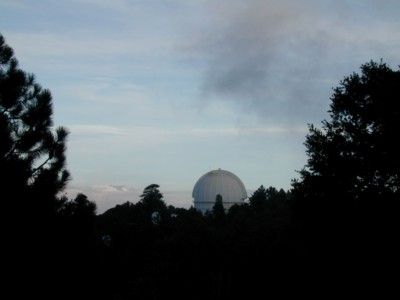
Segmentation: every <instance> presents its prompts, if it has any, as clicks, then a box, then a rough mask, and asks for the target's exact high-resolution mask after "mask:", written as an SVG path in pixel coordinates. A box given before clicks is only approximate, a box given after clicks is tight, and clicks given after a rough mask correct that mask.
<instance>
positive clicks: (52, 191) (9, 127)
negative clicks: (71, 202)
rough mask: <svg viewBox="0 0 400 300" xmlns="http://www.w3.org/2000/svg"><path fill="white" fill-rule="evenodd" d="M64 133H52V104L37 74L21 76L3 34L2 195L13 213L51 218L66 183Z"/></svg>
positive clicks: (0, 50)
mask: <svg viewBox="0 0 400 300" xmlns="http://www.w3.org/2000/svg"><path fill="white" fill-rule="evenodd" d="M67 137H68V131H67V130H66V129H65V128H64V127H58V128H54V127H53V103H52V96H51V93H50V91H49V90H47V89H43V88H42V87H41V86H40V85H39V84H38V83H37V82H36V80H35V76H34V75H33V74H28V73H26V72H24V71H23V70H21V69H20V68H19V66H18V61H17V59H16V58H15V56H14V52H13V49H12V48H11V47H9V46H8V45H7V44H6V42H5V39H4V37H3V36H2V35H1V34H0V173H1V180H0V193H2V197H1V199H2V205H5V206H6V207H9V208H10V209H11V210H12V211H14V212H15V210H18V211H19V212H21V210H22V211H28V212H29V213H30V214H32V213H33V211H32V209H35V211H40V212H41V213H53V212H54V211H55V208H56V200H57V199H56V197H57V194H58V193H59V192H61V191H62V190H63V189H64V187H65V185H66V183H67V181H68V179H69V172H68V171H67V170H66V168H65V163H66V156H65V152H66V140H67Z"/></svg>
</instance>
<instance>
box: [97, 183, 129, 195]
mask: <svg viewBox="0 0 400 300" xmlns="http://www.w3.org/2000/svg"><path fill="white" fill-rule="evenodd" d="M92 191H93V192H95V193H115V192H117V193H121V192H129V191H130V189H129V188H128V187H126V186H125V185H112V184H109V185H94V186H93V187H92Z"/></svg>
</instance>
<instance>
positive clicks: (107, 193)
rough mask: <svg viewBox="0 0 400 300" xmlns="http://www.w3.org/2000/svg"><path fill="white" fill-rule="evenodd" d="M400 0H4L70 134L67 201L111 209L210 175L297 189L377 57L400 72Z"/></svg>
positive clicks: (2, 16) (9, 31)
mask: <svg viewBox="0 0 400 300" xmlns="http://www.w3.org/2000/svg"><path fill="white" fill-rule="evenodd" d="M399 13H400V1H398V0H363V1H354V0H303V1H299V0H242V1H240V0H219V1H215V0H190V1H188V0H112V1H110V0H107V1H106V0H65V1H63V0H35V1H30V0H0V33H1V34H2V35H3V36H4V38H5V39H6V43H7V44H8V45H9V46H10V47H11V48H13V49H14V52H15V56H16V58H17V59H18V61H19V64H20V67H21V68H22V69H23V70H24V71H26V72H28V73H32V74H34V75H35V76H36V81H37V82H38V83H39V84H40V85H41V86H42V87H43V88H46V89H49V90H50V91H51V93H52V96H53V104H54V115H53V120H54V125H55V126H64V127H66V128H67V129H68V130H69V131H70V135H69V139H68V143H67V168H68V170H69V171H70V172H71V175H72V179H71V181H70V182H69V183H68V185H67V188H66V190H65V191H64V193H65V194H66V195H67V196H68V197H69V198H71V199H72V198H75V196H76V195H77V194H78V193H84V194H85V195H87V196H88V198H89V200H92V201H95V202H96V204H97V213H98V214H101V213H103V212H104V211H106V210H107V209H110V208H113V207H115V206H116V205H117V204H122V203H124V202H126V201H130V202H133V203H136V202H137V201H138V200H139V199H140V195H141V193H142V192H143V190H144V188H145V187H147V186H148V185H150V184H153V183H155V184H158V185H159V186H160V187H159V190H160V191H161V193H162V194H163V196H164V201H165V202H166V204H167V205H173V206H175V207H183V208H189V207H190V206H192V205H193V199H192V189H193V186H194V184H195V183H196V181H197V180H198V179H199V178H200V177H201V176H202V175H203V174H205V173H207V172H208V171H211V170H213V169H218V168H221V169H224V170H228V171H230V172H233V173H234V174H236V175H237V176H238V177H239V178H240V179H241V180H242V181H243V183H244V185H245V187H246V189H247V191H248V196H251V194H252V193H253V192H254V191H255V190H256V189H257V188H259V187H260V186H261V185H263V186H264V187H270V186H272V187H275V188H277V189H281V188H282V189H284V190H289V189H290V187H291V182H292V180H293V179H295V178H299V174H298V172H297V171H299V170H300V169H302V168H303V167H304V166H305V164H306V163H307V156H306V149H305V146H304V142H305V138H306V134H307V132H308V124H314V125H316V126H317V127H320V126H321V121H322V120H324V119H327V120H329V113H328V110H329V105H330V97H331V96H332V93H333V90H332V89H333V88H334V87H337V86H339V84H340V81H341V80H342V79H344V77H346V76H349V75H350V74H352V73H353V72H356V73H359V72H360V66H361V65H362V64H365V63H367V62H369V61H371V60H374V61H378V62H379V61H380V60H382V61H383V62H385V63H387V64H388V65H389V67H391V68H392V69H395V70H397V69H398V65H399V64H400V51H399V50H400V18H399V17H398V16H399Z"/></svg>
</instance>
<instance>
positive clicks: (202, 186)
mask: <svg viewBox="0 0 400 300" xmlns="http://www.w3.org/2000/svg"><path fill="white" fill-rule="evenodd" d="M218 194H219V195H221V196H222V203H223V206H224V208H225V209H229V208H230V207H231V206H232V205H234V204H242V203H243V202H244V200H245V199H246V198H247V192H246V188H245V187H244V184H243V182H242V181H241V180H240V179H239V177H237V176H236V175H235V174H233V173H231V172H229V171H225V170H221V169H218V170H213V171H210V172H208V173H206V174H204V175H203V176H201V177H200V178H199V180H197V182H196V184H195V185H194V188H193V192H192V197H193V199H194V207H195V208H196V209H198V210H200V211H202V212H203V213H204V212H206V211H207V210H209V211H211V210H212V208H213V206H214V204H215V199H216V197H217V195H218Z"/></svg>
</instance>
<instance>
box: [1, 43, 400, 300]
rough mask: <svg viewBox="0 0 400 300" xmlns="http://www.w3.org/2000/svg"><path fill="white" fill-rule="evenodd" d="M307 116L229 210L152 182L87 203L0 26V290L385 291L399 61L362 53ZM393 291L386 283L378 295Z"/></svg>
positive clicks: (45, 293) (61, 139) (392, 234)
mask: <svg viewBox="0 0 400 300" xmlns="http://www.w3.org/2000/svg"><path fill="white" fill-rule="evenodd" d="M330 100H331V107H330V111H329V113H330V120H324V121H323V122H322V127H321V128H318V127H316V126H314V125H312V124H310V125H309V133H308V134H307V136H306V137H305V146H306V151H307V155H308V162H307V164H306V165H305V166H304V168H303V169H302V170H300V171H299V178H298V179H294V180H293V181H292V184H291V189H290V190H288V191H284V190H278V189H276V188H274V187H268V188H265V187H264V186H260V187H259V188H258V189H257V190H256V191H255V192H254V193H253V194H252V195H251V196H250V198H249V199H248V201H247V202H246V203H244V204H243V205H236V206H233V207H232V208H230V209H229V210H226V211H225V210H224V209H223V207H222V203H223V198H222V197H217V199H216V204H215V206H214V208H213V210H212V211H210V212H208V213H206V214H204V215H203V214H201V213H200V212H198V211H197V210H195V209H194V208H190V209H183V208H176V207H173V206H168V205H167V204H166V202H165V201H164V199H163V195H162V193H161V191H160V190H159V185H157V184H151V185H149V186H148V187H146V188H145V189H144V191H143V194H142V195H141V199H140V201H139V202H137V203H131V202H126V203H124V204H122V205H117V206H116V207H114V208H112V209H109V210H108V211H106V212H105V213H103V214H100V215H97V214H96V204H95V202H94V201H93V200H92V199H88V198H87V197H86V196H85V195H83V194H78V195H77V196H76V197H75V198H74V199H68V197H67V196H65V195H63V194H62V192H63V190H64V188H65V186H66V184H67V183H68V180H69V172H68V171H67V170H66V167H65V163H66V156H65V150H66V141H67V137H68V131H67V130H66V129H65V128H63V127H58V128H55V127H54V126H53V120H52V112H53V110H52V98H51V93H50V91H48V90H46V89H43V88H42V87H41V86H40V85H39V84H38V83H36V81H35V77H34V76H33V75H32V74H27V73H25V72H24V71H22V70H21V69H20V68H19V67H18V62H17V60H16V58H15V57H14V54H13V50H12V49H11V48H10V47H9V46H8V45H6V43H5V40H4V38H3V37H2V36H1V35H0V173H1V178H0V179H1V180H0V193H1V196H0V197H1V207H2V210H1V212H2V221H3V232H4V236H3V243H2V245H3V247H2V250H3V251H2V254H1V255H2V258H3V261H4V262H5V263H4V268H3V272H4V277H5V278H6V280H5V282H4V284H3V286H5V288H6V291H5V292H4V293H5V294H8V295H12V297H11V298H13V299H14V298H16V299H20V298H21V299H22V298H27V297H30V298H36V297H37V298H41V299H166V298H168V299H170V298H175V299H176V298H179V299H183V298H185V299H226V298H228V297H237V298H238V297H245V298H246V299H254V298H260V297H262V298H267V297H276V296H277V295H279V296H280V298H283V297H285V296H289V295H295V296H307V297H314V296H316V297H318V298H326V297H327V296H340V297H344V296H343V295H346V296H352V297H361V296H363V295H366V294H368V295H370V296H372V295H373V293H377V294H376V296H379V297H380V298H384V297H385V293H393V292H394V293H395V294H397V293H398V291H397V290H396V287H397V282H396V281H395V279H396V277H395V276H392V274H396V272H397V265H396V261H397V260H398V253H399V252H398V246H397V239H398V228H399V226H398V225H399V224H398V220H399V218H398V216H397V215H398V212H399V209H398V208H399V205H398V202H399V199H400V197H399V193H400V189H399V188H400V172H399V171H400V165H399V164H400V159H399V153H400V148H399V147H400V146H399V143H398V141H397V139H398V132H399V130H400V109H399V106H400V72H399V71H393V70H391V69H390V68H389V67H388V66H387V65H386V64H385V63H383V62H380V63H377V62H373V61H371V62H369V63H366V64H364V65H362V66H361V73H360V74H358V73H353V74H351V75H350V76H348V77H345V78H344V79H343V80H342V81H341V82H340V84H339V86H338V87H337V88H335V89H334V90H333V95H332V97H331V99H330ZM392 296H393V295H392Z"/></svg>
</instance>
